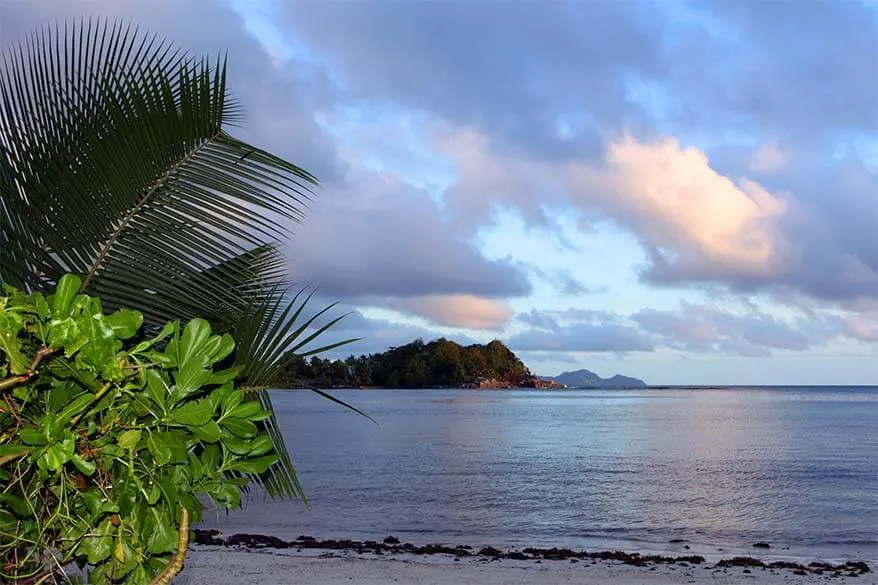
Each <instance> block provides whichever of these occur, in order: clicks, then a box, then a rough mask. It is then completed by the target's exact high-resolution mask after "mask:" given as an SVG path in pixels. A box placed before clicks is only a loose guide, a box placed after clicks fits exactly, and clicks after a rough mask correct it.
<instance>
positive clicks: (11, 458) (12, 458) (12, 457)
mask: <svg viewBox="0 0 878 585" xmlns="http://www.w3.org/2000/svg"><path fill="white" fill-rule="evenodd" d="M27 454H28V451H21V452H20V453H13V454H11V455H4V456H3V457H0V467H3V466H4V465H6V464H7V463H9V462H10V461H15V460H16V459H18V458H19V457H21V456H23V455H27Z"/></svg>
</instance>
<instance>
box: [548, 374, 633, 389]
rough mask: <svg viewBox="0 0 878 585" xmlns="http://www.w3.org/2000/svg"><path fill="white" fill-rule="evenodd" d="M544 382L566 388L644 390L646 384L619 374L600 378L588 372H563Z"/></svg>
mask: <svg viewBox="0 0 878 585" xmlns="http://www.w3.org/2000/svg"><path fill="white" fill-rule="evenodd" d="M544 380H549V381H552V382H555V383H557V384H562V385H564V386H566V387H567V388H646V382H644V381H643V380H640V379H638V378H632V377H630V376H622V375H620V374H616V375H615V376H613V377H611V378H601V377H600V376H598V375H597V374H595V373H594V372H592V371H590V370H574V371H572V372H564V373H563V374H558V375H557V376H552V377H547V378H544Z"/></svg>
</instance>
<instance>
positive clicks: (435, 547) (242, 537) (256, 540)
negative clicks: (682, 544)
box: [193, 530, 872, 577]
mask: <svg viewBox="0 0 878 585" xmlns="http://www.w3.org/2000/svg"><path fill="white" fill-rule="evenodd" d="M193 542H194V543H195V544H196V545H209V546H216V545H223V546H236V547H243V548H248V549H263V548H277V549H283V548H296V549H299V550H301V549H306V548H307V549H321V550H336V551H354V552H356V553H358V554H364V553H373V554H377V555H384V554H386V553H390V554H412V555H437V554H443V555H449V556H451V557H453V558H454V560H455V561H456V562H459V561H460V559H461V558H462V557H487V559H486V560H488V561H499V560H502V559H512V560H522V561H537V562H540V561H543V560H552V561H563V560H569V561H570V562H571V563H575V562H579V561H581V560H590V561H591V564H595V563H597V562H598V561H616V562H621V563H624V564H626V565H634V566H638V567H647V566H650V569H651V570H652V569H654V568H655V565H678V566H681V567H686V566H690V565H704V568H705V569H709V568H711V565H707V564H706V560H705V558H704V557H702V556H701V555H686V556H678V557H671V556H662V555H644V554H640V553H636V552H634V553H629V552H625V551H620V550H615V551H586V550H578V551H577V550H573V549H569V548H557V547H553V548H534V547H528V548H525V549H523V550H521V551H517V550H511V551H503V550H501V549H498V548H494V547H492V546H485V547H482V548H481V549H479V550H478V552H473V547H472V546H470V545H468V544H463V545H457V546H449V545H447V544H426V545H423V546H417V545H414V544H412V543H410V542H405V543H403V542H401V541H400V540H399V539H398V538H396V537H395V536H388V537H387V538H385V539H384V541H383V542H377V541H374V540H366V541H358V540H347V539H342V540H333V539H328V540H318V539H316V538H314V537H313V536H299V538H297V539H296V540H294V541H284V540H283V539H281V538H278V537H276V536H266V535H261V534H235V535H232V536H229V537H227V538H223V537H222V535H221V533H220V532H219V531H218V530H195V531H194V538H193ZM321 556H322V555H321ZM729 567H743V568H744V569H752V568H762V569H772V570H777V569H786V570H790V571H792V572H793V573H795V574H797V575H805V574H808V573H815V574H818V575H822V574H824V573H827V572H828V573H831V574H834V575H840V574H845V575H846V576H850V577H856V576H859V575H863V574H865V573H869V572H871V570H872V569H871V568H870V567H869V565H867V564H866V563H865V562H863V561H847V562H846V563H844V564H841V565H833V564H831V563H825V562H816V561H815V562H812V563H811V564H810V565H803V564H800V563H795V562H790V561H775V562H771V563H766V562H764V561H761V560H759V559H755V558H753V557H733V558H731V559H723V560H721V561H718V562H717V563H716V564H715V565H713V566H712V568H713V569H714V570H716V569H722V570H723V571H725V570H726V569H727V568H729Z"/></svg>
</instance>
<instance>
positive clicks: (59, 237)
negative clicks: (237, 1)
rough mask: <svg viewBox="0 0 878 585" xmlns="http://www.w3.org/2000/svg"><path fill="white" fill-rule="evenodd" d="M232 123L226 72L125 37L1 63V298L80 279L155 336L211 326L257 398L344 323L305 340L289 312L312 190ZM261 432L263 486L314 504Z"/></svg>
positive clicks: (136, 34)
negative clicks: (285, 252)
mask: <svg viewBox="0 0 878 585" xmlns="http://www.w3.org/2000/svg"><path fill="white" fill-rule="evenodd" d="M237 114H238V106H237V104H236V103H235V102H234V101H233V100H232V99H231V98H230V97H229V93H228V90H227V87H226V63H225V60H224V59H218V60H216V61H211V60H208V59H204V58H192V57H190V56H189V55H187V54H186V53H184V52H182V51H180V50H179V49H176V48H174V47H173V46H172V45H170V44H169V43H167V42H166V41H164V40H162V39H160V38H158V37H157V36H154V35H148V34H145V33H142V32H141V31H139V30H138V29H137V28H136V27H132V26H130V25H127V24H124V23H120V22H110V21H96V20H85V21H78V22H72V23H62V24H56V25H54V26H49V27H46V28H43V29H41V30H39V31H37V32H36V33H34V34H32V35H31V36H30V37H28V38H27V39H26V40H25V41H24V42H22V43H20V44H19V45H17V46H15V47H12V48H10V49H9V50H7V51H5V52H4V53H3V54H2V55H0V283H4V282H5V283H9V284H13V285H15V286H18V287H20V288H24V289H27V290H40V289H47V288H51V287H53V286H54V285H55V283H56V282H57V281H58V279H59V278H60V277H61V276H62V275H63V274H65V273H68V272H73V273H77V274H80V275H82V276H83V277H84V278H83V290H87V291H88V292H89V293H90V294H92V295H95V296H99V297H101V299H102V300H103V302H104V304H105V306H106V308H107V309H110V310H112V309H115V308H119V307H123V306H124V307H134V308H137V309H138V310H140V311H141V312H142V313H143V314H144V318H145V325H146V327H147V328H150V327H152V328H156V327H161V326H162V325H163V324H164V323H165V322H167V321H169V320H171V319H183V320H186V319H190V318H192V317H195V316H199V317H202V318H206V319H208V320H209V321H210V322H211V323H212V325H213V326H214V328H215V330H230V331H231V332H232V333H233V334H234V335H235V337H236V338H237V340H238V343H239V349H238V356H239V359H240V361H241V363H242V364H243V367H244V371H245V375H246V379H245V381H246V383H247V384H250V385H253V386H254V387H256V386H260V385H266V384H268V383H269V380H270V379H271V377H272V376H273V375H274V373H275V372H276V370H277V369H278V367H279V356H280V355H281V352H285V351H288V350H290V349H294V350H298V349H301V348H304V346H305V345H307V344H309V343H311V342H312V341H314V340H315V339H316V338H317V337H318V336H319V335H321V334H322V333H324V332H325V331H326V330H327V329H328V327H330V326H331V325H332V324H334V323H335V322H336V321H337V319H335V320H331V321H330V322H329V323H328V324H327V325H324V326H319V327H317V332H316V333H308V334H305V331H306V330H308V329H309V328H310V327H313V326H314V325H315V324H316V323H317V321H315V320H314V318H312V319H310V320H306V321H305V322H304V323H299V322H297V321H296V320H297V319H299V318H300V316H301V314H302V310H301V309H302V307H299V306H298V305H297V308H296V309H295V310H293V309H292V308H291V307H293V305H295V303H296V302H297V301H295V300H294V302H293V303H292V304H290V306H289V307H286V308H285V309H284V308H282V307H281V304H280V303H281V299H283V295H282V294H281V293H280V292H279V291H280V289H279V288H278V287H279V286H280V285H281V284H282V283H283V281H284V279H285V274H284V262H283V258H282V257H281V255H280V254H279V253H278V251H277V243H278V242H280V241H282V240H284V239H285V238H286V237H287V236H288V231H289V227H290V225H291V224H293V223H296V222H298V221H299V220H300V219H301V218H302V216H303V214H304V211H305V210H306V209H307V205H308V202H309V200H310V197H311V195H312V188H313V187H314V186H316V184H317V180H316V179H315V178H314V177H313V176H312V175H311V174H309V173H308V172H307V171H305V170H303V169H301V168H299V167H297V166H295V165H293V164H291V163H289V162H286V161H284V160H282V159H280V158H278V157H276V156H274V155H272V154H271V153H269V152H267V151H265V150H262V149H260V148H257V147H255V146H252V145H250V144H247V143H245V142H242V141H240V140H238V139H236V138H235V137H234V136H232V135H231V134H229V132H228V131H227V130H226V128H227V127H228V126H229V125H230V124H234V123H235V122H237V121H238V118H237ZM298 298H299V297H297V299H298ZM327 310H328V308H327V309H325V310H324V311H321V312H320V313H319V315H318V316H317V318H318V319H319V318H322V317H323V316H325V315H326V311H327ZM344 343H345V342H340V343H336V344H330V345H327V346H325V347H324V349H327V348H331V347H336V346H338V345H342V344H344ZM303 344H304V345H303ZM315 351H318V350H315ZM253 392H255V393H256V394H257V395H258V397H259V400H260V401H262V403H263V405H264V406H266V407H267V408H270V407H271V401H270V397H269V396H268V393H267V392H258V391H256V390H253ZM266 426H267V427H268V429H269V432H270V433H271V436H272V438H273V439H274V441H275V447H276V449H277V451H278V452H279V454H280V455H281V465H280V466H274V467H272V468H271V470H270V473H268V474H267V475H265V476H263V477H261V478H259V479H260V481H262V482H263V485H265V486H266V488H267V489H268V491H269V492H270V493H273V494H275V495H291V496H299V497H301V496H303V494H302V490H301V486H300V485H299V482H298V480H297V479H296V476H295V471H294V469H293V467H292V464H291V463H290V460H289V456H288V455H287V453H286V448H285V446H284V444H283V437H282V435H281V433H280V431H279V430H278V426H277V421H276V420H275V419H274V417H273V416H272V418H271V419H269V421H267V425H266Z"/></svg>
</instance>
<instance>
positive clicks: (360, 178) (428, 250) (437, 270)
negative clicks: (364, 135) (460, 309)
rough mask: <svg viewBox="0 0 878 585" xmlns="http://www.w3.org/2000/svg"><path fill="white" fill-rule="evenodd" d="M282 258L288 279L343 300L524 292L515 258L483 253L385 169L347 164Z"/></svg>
mask: <svg viewBox="0 0 878 585" xmlns="http://www.w3.org/2000/svg"><path fill="white" fill-rule="evenodd" d="M288 256H289V257H290V263H291V270H292V273H293V275H294V277H295V278H297V279H300V280H303V281H307V282H314V283H318V284H319V285H320V287H321V291H322V292H323V294H325V295H328V296H335V297H338V298H344V299H346V300H350V301H352V300H355V299H357V298H361V297H368V296H376V295H378V296H388V297H424V296H430V295H475V296H479V297H489V298H505V297H514V296H523V295H526V294H528V293H529V292H530V283H529V281H528V280H527V277H526V275H525V274H524V273H523V272H522V271H521V269H520V268H519V267H518V266H517V265H516V264H514V263H512V262H511V261H508V260H487V259H485V258H484V256H483V255H482V253H481V252H480V251H479V250H478V249H477V248H476V247H475V245H473V244H472V243H470V242H467V241H465V240H463V239H462V238H460V237H458V234H457V232H456V231H455V230H454V229H453V228H452V226H450V225H448V223H447V222H446V221H445V220H444V219H443V217H442V213H441V211H440V210H439V208H438V207H437V206H436V204H435V202H433V201H432V200H431V199H430V198H429V197H428V196H427V194H426V193H424V192H423V191H421V190H418V189H416V188H415V187H413V186H412V185H410V184H408V183H407V182H405V181H402V180H401V179H399V178H398V177H396V176H395V175H393V174H392V173H387V172H384V173H378V172H373V171H369V170H362V169H360V170H353V169H352V170H350V171H349V174H348V175H347V176H346V179H345V182H344V183H343V184H338V185H331V186H328V187H327V188H326V189H325V190H324V192H323V193H322V194H321V197H320V200H319V201H318V202H316V203H315V204H314V206H313V209H312V212H311V214H310V216H309V217H308V218H307V220H306V222H305V223H304V225H302V226H301V227H299V229H298V230H297V232H296V237H295V239H294V240H293V242H292V245H291V248H290V252H289V254H288Z"/></svg>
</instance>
